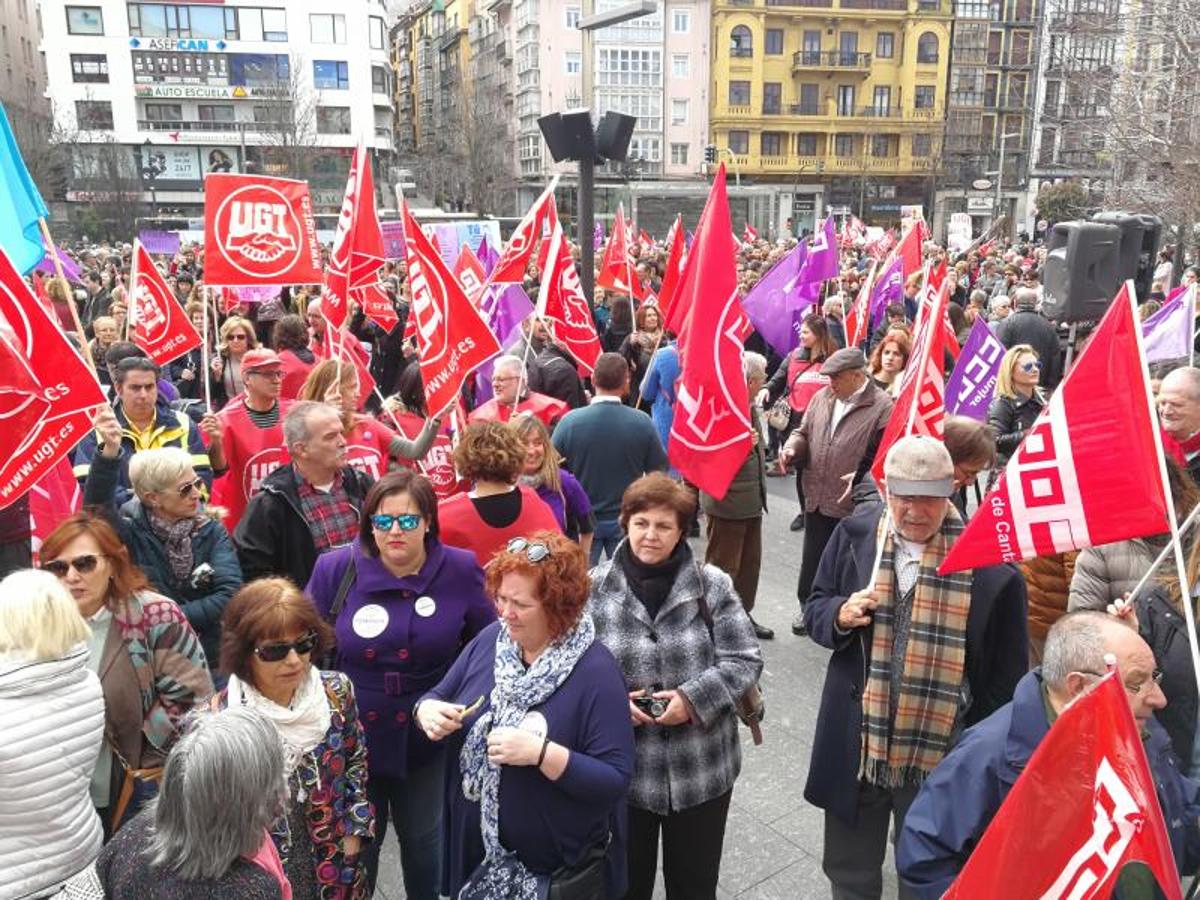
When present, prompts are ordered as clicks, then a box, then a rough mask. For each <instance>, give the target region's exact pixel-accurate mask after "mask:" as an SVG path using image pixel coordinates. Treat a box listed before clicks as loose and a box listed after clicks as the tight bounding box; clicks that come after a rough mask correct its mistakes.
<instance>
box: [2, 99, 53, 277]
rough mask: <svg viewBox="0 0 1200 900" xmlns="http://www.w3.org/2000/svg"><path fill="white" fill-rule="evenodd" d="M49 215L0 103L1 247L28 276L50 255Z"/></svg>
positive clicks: (19, 269)
mask: <svg viewBox="0 0 1200 900" xmlns="http://www.w3.org/2000/svg"><path fill="white" fill-rule="evenodd" d="M49 215H50V211H49V210H48V209H46V204H45V203H44V202H42V195H41V194H39V193H38V189H37V186H36V185H35V184H34V183H33V179H32V178H30V177H29V170H28V169H26V168H25V160H23V159H21V151H20V150H18V149H17V139H16V138H15V137H13V133H12V127H11V126H10V125H9V124H8V113H7V112H6V111H5V109H4V104H3V103H0V247H3V248H4V250H5V252H7V253H8V257H9V259H11V260H12V261H13V265H14V266H16V268H17V271H18V272H20V273H21V274H22V275H28V274H29V272H30V271H31V270H32V269H33V267H34V266H36V265H37V264H38V263H39V262H41V260H42V257H43V256H45V254H46V248H45V247H44V246H43V245H42V236H41V233H40V232H39V230H38V219H39V218H43V217H49Z"/></svg>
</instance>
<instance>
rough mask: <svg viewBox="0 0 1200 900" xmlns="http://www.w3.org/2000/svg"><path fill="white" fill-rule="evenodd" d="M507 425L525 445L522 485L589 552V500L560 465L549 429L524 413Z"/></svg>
mask: <svg viewBox="0 0 1200 900" xmlns="http://www.w3.org/2000/svg"><path fill="white" fill-rule="evenodd" d="M508 426H509V427H510V428H511V429H512V430H513V431H515V432H516V434H517V437H519V438H520V439H521V442H522V443H523V444H524V445H525V468H524V469H523V470H522V473H521V484H523V485H525V486H526V487H531V488H533V489H534V490H535V491H537V495H538V496H539V497H541V498H542V501H543V502H544V503H545V504H546V505H547V506H549V507H550V511H551V512H552V513H554V518H555V519H557V520H558V527H559V528H561V529H562V532H563V534H565V535H566V536H567V537H569V538H570V539H571V540H573V541H578V542H579V546H581V547H582V548H583V550H584V552H585V553H588V554H590V553H591V551H592V534H593V532H594V531H595V530H596V520H595V518H594V517H593V516H592V503H591V501H590V500H589V499H588V495H587V491H585V490H584V489H583V485H581V484H580V483H579V482H578V480H576V478H575V476H574V475H572V474H571V473H570V472H568V471H567V469H566V468H565V467H564V466H563V465H562V461H563V460H562V457H561V456H559V453H558V451H557V450H555V449H554V445H553V444H551V443H550V431H549V429H547V428H546V425H545V423H544V422H542V420H541V419H539V418H538V417H537V416H527V415H525V416H518V417H517V418H515V419H512V420H510V421H509V423H508Z"/></svg>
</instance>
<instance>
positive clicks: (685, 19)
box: [671, 9, 692, 34]
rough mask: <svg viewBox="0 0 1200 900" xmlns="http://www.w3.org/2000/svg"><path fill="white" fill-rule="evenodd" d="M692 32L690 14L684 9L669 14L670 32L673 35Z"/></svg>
mask: <svg viewBox="0 0 1200 900" xmlns="http://www.w3.org/2000/svg"><path fill="white" fill-rule="evenodd" d="M691 30H692V14H691V12H690V11H689V10H686V9H676V10H672V12H671V31H672V32H674V33H675V34H687V33H688V32H689V31H691Z"/></svg>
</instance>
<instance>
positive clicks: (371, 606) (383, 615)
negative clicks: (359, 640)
mask: <svg viewBox="0 0 1200 900" xmlns="http://www.w3.org/2000/svg"><path fill="white" fill-rule="evenodd" d="M387 626H388V612H387V610H386V609H384V608H383V607H382V606H380V605H379V604H378V603H368V604H366V605H365V606H360V607H359V608H358V612H356V613H355V614H354V618H353V619H351V620H350V627H352V628H353V629H354V633H355V634H357V635H358V636H359V637H364V638H375V637H379V635H381V634H383V632H384V630H385V629H386V628H387Z"/></svg>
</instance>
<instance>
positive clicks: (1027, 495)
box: [938, 281, 1169, 574]
mask: <svg viewBox="0 0 1200 900" xmlns="http://www.w3.org/2000/svg"><path fill="white" fill-rule="evenodd" d="M1132 284H1133V283H1132V282H1129V281H1127V282H1125V286H1124V287H1122V288H1121V291H1120V293H1118V294H1117V298H1116V300H1114V301H1113V303H1112V306H1110V307H1109V308H1108V312H1107V313H1105V314H1104V318H1103V319H1101V320H1100V324H1099V326H1097V328H1096V330H1095V331H1094V332H1093V333H1092V339H1091V341H1090V342H1089V343H1088V345H1087V346H1086V347H1085V348H1084V349H1083V352H1082V353H1080V354H1079V358H1078V359H1077V360H1076V362H1075V365H1074V366H1073V367H1072V368H1071V371H1070V372H1068V373H1067V377H1066V378H1065V379H1063V382H1062V384H1060V385H1059V387H1058V390H1057V391H1055V392H1054V394H1053V395H1052V396H1051V397H1050V402H1049V403H1048V404H1047V405H1046V408H1045V409H1043V410H1042V412H1041V415H1039V416H1038V418H1037V420H1036V421H1035V422H1034V423H1033V427H1032V428H1030V429H1029V431H1028V432H1027V433H1026V435H1025V440H1024V441H1023V442H1022V443H1021V446H1020V447H1018V448H1017V452H1016V453H1014V454H1013V455H1012V458H1011V459H1009V461H1008V465H1007V466H1006V467H1005V469H1004V472H1003V473H1002V474H1001V476H1000V481H999V482H998V483H997V485H996V487H995V489H993V490H992V491H991V493H989V494H988V495H987V496H986V497H984V498H983V503H982V504H981V505H980V507H979V511H978V512H977V513H976V514H975V515H974V516H972V517H971V520H970V522H968V523H967V527H966V529H965V530H964V531H963V533H962V534H960V535H959V537H958V540H957V541H955V542H954V547H953V548H951V550H950V553H949V554H947V556H946V559H945V561H944V562H943V563H942V566H941V568H940V569H938V571H939V572H940V573H942V574H945V573H946V572H958V571H961V570H963V569H973V568H976V567H979V566H990V565H994V564H996V563H1004V562H1020V561H1021V560H1023V559H1030V558H1031V557H1034V556H1050V555H1052V554H1055V553H1062V552H1064V551H1066V550H1079V549H1081V548H1083V547H1092V546H1095V545H1097V544H1108V543H1111V542H1112V541H1123V540H1126V539H1128V538H1136V537H1145V536H1146V535H1150V534H1162V533H1163V532H1164V531H1167V530H1168V528H1169V525H1168V522H1167V500H1166V497H1165V496H1164V494H1163V485H1162V478H1161V476H1160V474H1159V461H1158V454H1159V452H1160V450H1159V448H1158V444H1157V441H1156V437H1157V432H1156V430H1155V427H1156V426H1155V419H1154V417H1153V415H1152V413H1151V410H1150V405H1149V400H1148V397H1149V394H1150V392H1149V387H1148V385H1147V382H1146V377H1147V374H1146V365H1145V362H1144V361H1143V358H1142V352H1141V336H1140V331H1139V329H1138V321H1137V316H1136V314H1135V312H1134V309H1135V307H1136V303H1137V300H1136V297H1135V294H1134V291H1133V287H1132ZM1113 435H1120V439H1119V440H1114V439H1113ZM1131 497H1136V498H1137V502H1136V503H1131V502H1130V498H1131Z"/></svg>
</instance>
